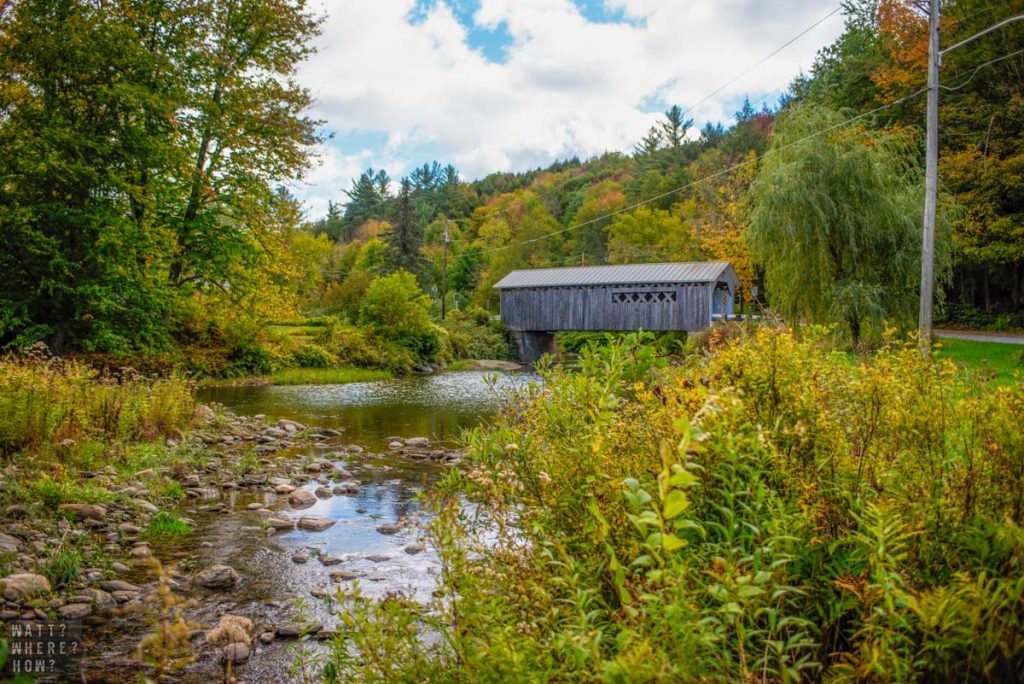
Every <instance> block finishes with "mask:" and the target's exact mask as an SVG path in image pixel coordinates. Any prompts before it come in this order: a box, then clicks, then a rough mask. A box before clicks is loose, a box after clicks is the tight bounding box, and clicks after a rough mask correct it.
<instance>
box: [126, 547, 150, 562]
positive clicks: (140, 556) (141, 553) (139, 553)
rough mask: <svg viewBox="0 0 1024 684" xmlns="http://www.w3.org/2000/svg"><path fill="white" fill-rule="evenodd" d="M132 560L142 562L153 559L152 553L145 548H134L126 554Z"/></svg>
mask: <svg viewBox="0 0 1024 684" xmlns="http://www.w3.org/2000/svg"><path fill="white" fill-rule="evenodd" d="M128 555H129V556H131V558H132V560H135V561H142V560H146V559H149V558H152V557H153V552H152V551H150V550H149V547H147V546H136V547H134V548H133V549H132V550H131V552H129V554H128Z"/></svg>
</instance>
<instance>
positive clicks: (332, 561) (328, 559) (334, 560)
mask: <svg viewBox="0 0 1024 684" xmlns="http://www.w3.org/2000/svg"><path fill="white" fill-rule="evenodd" d="M344 560H345V559H344V558H342V557H341V556H320V563H321V564H323V565H324V566H325V567H328V568H329V567H331V566H332V565H341V563H342V561H344Z"/></svg>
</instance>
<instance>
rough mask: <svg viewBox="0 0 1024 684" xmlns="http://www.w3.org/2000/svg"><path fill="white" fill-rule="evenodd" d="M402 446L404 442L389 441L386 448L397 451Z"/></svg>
mask: <svg viewBox="0 0 1024 684" xmlns="http://www.w3.org/2000/svg"><path fill="white" fill-rule="evenodd" d="M403 446H405V445H404V444H402V443H401V442H390V443H389V444H388V449H391V450H392V451H398V450H399V449H401V448H402V447H403Z"/></svg>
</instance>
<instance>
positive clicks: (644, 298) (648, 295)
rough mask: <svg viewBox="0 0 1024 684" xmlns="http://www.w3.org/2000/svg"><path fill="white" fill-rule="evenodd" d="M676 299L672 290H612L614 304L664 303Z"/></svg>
mask: <svg viewBox="0 0 1024 684" xmlns="http://www.w3.org/2000/svg"><path fill="white" fill-rule="evenodd" d="M674 301H676V293H675V291H674V290H669V291H664V290H647V291H644V292H612V302H613V303H615V304H666V303H669V302H674Z"/></svg>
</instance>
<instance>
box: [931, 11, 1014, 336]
mask: <svg viewBox="0 0 1024 684" xmlns="http://www.w3.org/2000/svg"><path fill="white" fill-rule="evenodd" d="M1022 19H1024V14H1020V15H1017V16H1014V17H1008V18H1006V19H1003V20H1002V21H998V22H996V23H995V24H992V25H991V26H989V27H988V28H987V29H984V30H982V31H978V32H977V33H975V34H974V35H972V36H969V37H967V38H964V39H963V40H961V41H960V42H959V43H956V44H955V45H950V46H949V47H948V48H946V49H945V50H941V49H939V0H929V12H928V113H927V118H926V125H927V139H926V141H925V169H924V172H925V179H924V234H923V239H922V240H921V308H920V313H919V316H918V326H919V327H918V337H919V343H920V345H921V353H922V354H928V351H929V349H930V348H931V341H932V303H933V302H934V299H935V209H936V205H937V204H938V195H939V67H940V66H942V58H943V56H944V55H945V54H946V53H947V52H952V51H953V50H956V49H957V48H958V47H961V46H963V45H966V44H967V43H970V42H972V41H974V40H976V39H978V38H980V37H981V36H984V35H985V34H988V33H991V32H993V31H995V30H996V29H999V28H1002V27H1003V26H1006V25H1007V24H1010V23H1013V22H1015V21H1021V20H1022Z"/></svg>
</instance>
